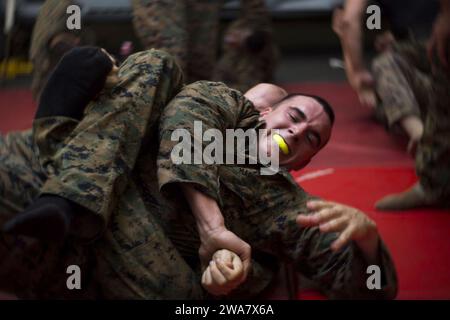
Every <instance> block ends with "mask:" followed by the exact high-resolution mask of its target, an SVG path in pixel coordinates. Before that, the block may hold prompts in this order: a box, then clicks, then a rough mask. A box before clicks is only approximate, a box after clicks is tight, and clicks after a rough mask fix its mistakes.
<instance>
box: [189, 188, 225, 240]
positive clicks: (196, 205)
mask: <svg viewBox="0 0 450 320" xmlns="http://www.w3.org/2000/svg"><path fill="white" fill-rule="evenodd" d="M180 186H181V188H182V190H183V193H184V196H185V198H186V200H187V202H188V203H189V206H190V208H191V211H192V214H193V215H194V217H195V221H196V223H197V228H198V230H199V232H200V233H202V232H207V231H211V230H214V229H217V228H221V227H223V226H224V219H223V216H222V213H221V211H220V208H219V205H218V204H217V202H216V200H214V199H213V198H211V197H209V196H207V195H205V194H204V193H202V192H200V191H198V190H196V189H195V187H194V186H193V185H192V184H185V183H183V184H180Z"/></svg>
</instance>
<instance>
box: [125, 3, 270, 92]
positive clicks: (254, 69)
mask: <svg viewBox="0 0 450 320" xmlns="http://www.w3.org/2000/svg"><path fill="white" fill-rule="evenodd" d="M240 2H241V6H242V8H241V15H240V16H241V17H240V19H239V21H237V22H236V23H235V24H233V27H232V28H235V29H237V30H239V29H241V28H242V27H243V26H245V27H248V28H251V29H253V28H256V29H258V30H264V31H267V32H268V34H270V36H271V33H270V32H271V30H270V27H269V24H270V21H269V20H270V18H269V13H268V11H267V9H266V6H265V4H264V1H263V0H241V1H240ZM132 6H133V25H134V29H135V31H136V34H137V35H138V37H139V39H140V40H141V42H142V44H143V46H144V48H145V49H152V48H156V49H161V50H164V51H167V52H169V53H170V54H171V55H173V56H174V57H175V58H176V59H177V62H178V64H179V65H180V66H181V69H182V70H184V73H185V76H186V82H187V83H191V82H194V81H197V80H210V79H213V78H214V79H215V80H217V81H227V83H229V84H230V85H235V87H236V88H238V89H247V88H249V87H250V86H252V85H253V84H256V83H259V82H262V81H270V80H271V79H272V76H273V73H274V64H275V56H276V48H275V47H274V45H273V42H272V39H271V37H269V38H270V40H269V43H268V44H267V45H266V47H265V48H264V50H263V51H262V52H260V53H258V54H250V53H248V52H243V51H240V50H239V52H236V50H228V49H227V50H225V53H224V56H223V57H222V58H221V60H220V63H219V65H218V66H217V70H215V68H216V62H217V49H218V34H219V21H220V9H221V7H222V6H223V1H222V0H215V1H211V0H179V1H178V0H177V1H174V0H133V1H132ZM231 70H232V71H233V72H232V73H230V71H231ZM236 70H237V71H236Z"/></svg>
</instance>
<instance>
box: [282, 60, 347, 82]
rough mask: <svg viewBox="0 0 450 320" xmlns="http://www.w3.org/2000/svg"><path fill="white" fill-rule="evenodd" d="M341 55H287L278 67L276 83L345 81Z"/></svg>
mask: <svg viewBox="0 0 450 320" xmlns="http://www.w3.org/2000/svg"><path fill="white" fill-rule="evenodd" d="M341 59H342V57H341V56H340V54H333V53H319V54H314V55H312V54H309V55H301V54H298V55H295V54H292V53H290V54H285V55H284V56H283V57H282V59H281V61H280V64H279V66H278V70H277V73H276V82H278V83H293V82H322V81H326V82H335V81H345V80H346V78H345V72H344V69H342V68H341V67H336V66H335V67H332V66H331V65H330V62H331V64H332V65H340V64H341V63H342V61H341Z"/></svg>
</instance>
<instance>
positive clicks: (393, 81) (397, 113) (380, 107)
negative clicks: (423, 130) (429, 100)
mask: <svg viewBox="0 0 450 320" xmlns="http://www.w3.org/2000/svg"><path fill="white" fill-rule="evenodd" d="M407 48H408V45H404V44H403V45H401V44H396V45H394V47H393V48H392V50H388V51H386V52H385V53H382V54H380V55H378V56H377V57H376V58H375V59H374V61H373V63H372V70H373V75H374V78H375V86H376V92H377V95H378V97H379V99H378V104H377V105H376V108H375V115H376V117H377V119H378V120H379V121H380V122H381V123H383V124H384V125H385V126H386V127H388V128H392V129H394V128H396V127H397V126H398V125H399V121H400V120H402V119H404V118H405V117H407V116H417V117H419V118H421V119H423V115H422V114H421V108H420V106H419V102H420V100H419V99H423V98H424V97H421V96H418V97H417V96H416V94H419V95H420V92H417V93H416V92H414V91H413V89H412V88H411V86H410V84H409V81H410V79H409V78H407V77H408V76H407V75H405V74H404V70H406V69H408V66H407V63H408V62H407V61H406V60H405V59H404V58H403V57H402V54H401V52H402V51H404V50H408V49H407ZM410 49H411V48H410ZM418 76H419V77H420V76H421V75H420V74H418ZM423 92H426V90H423Z"/></svg>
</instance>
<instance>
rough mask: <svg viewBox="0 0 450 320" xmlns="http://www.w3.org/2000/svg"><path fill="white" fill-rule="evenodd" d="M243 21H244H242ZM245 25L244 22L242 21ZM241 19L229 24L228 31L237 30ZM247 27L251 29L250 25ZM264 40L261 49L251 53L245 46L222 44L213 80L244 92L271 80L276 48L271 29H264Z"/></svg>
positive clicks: (273, 72) (273, 71) (276, 53)
mask: <svg viewBox="0 0 450 320" xmlns="http://www.w3.org/2000/svg"><path fill="white" fill-rule="evenodd" d="M244 22H245V21H244ZM244 25H245V26H246V24H245V23H244ZM242 27H243V24H242V23H241V21H236V22H235V23H233V24H232V25H231V26H230V29H229V30H228V32H232V31H234V32H239V31H238V30H239V29H241V28H242ZM248 28H250V29H252V27H251V26H248ZM266 32H267V33H266V35H267V37H266V41H267V43H266V44H265V46H264V48H263V49H262V51H260V52H257V53H253V52H250V51H249V50H248V49H246V48H233V47H231V46H226V45H224V47H223V53H222V56H221V57H220V59H219V61H218V63H217V65H216V67H215V69H214V74H213V80H214V81H221V82H224V83H225V84H226V85H227V86H229V87H231V88H233V89H236V90H239V91H241V92H245V91H247V90H248V89H250V88H251V87H253V86H255V85H256V84H258V83H262V82H273V79H274V75H275V69H276V62H277V56H278V50H277V47H276V46H275V43H274V42H273V39H272V35H271V31H269V30H267V31H266Z"/></svg>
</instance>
